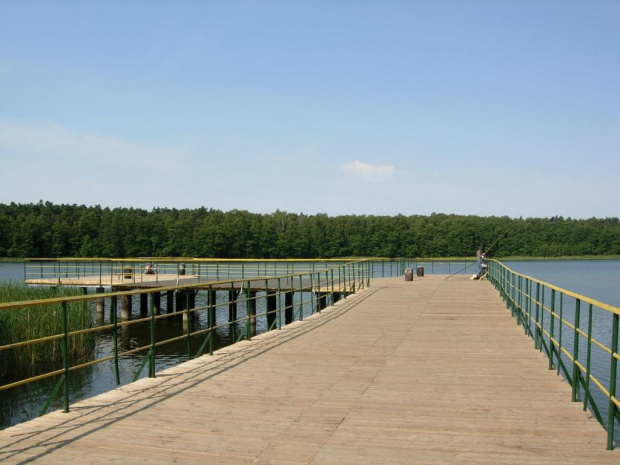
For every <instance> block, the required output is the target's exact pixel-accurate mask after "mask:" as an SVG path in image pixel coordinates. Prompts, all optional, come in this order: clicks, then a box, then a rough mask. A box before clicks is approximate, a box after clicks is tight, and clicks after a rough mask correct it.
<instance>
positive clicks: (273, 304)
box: [265, 289, 278, 330]
mask: <svg viewBox="0 0 620 465" xmlns="http://www.w3.org/2000/svg"><path fill="white" fill-rule="evenodd" d="M265 291H266V292H267V330H269V329H270V328H272V327H273V326H274V324H275V321H276V314H277V311H278V296H277V295H276V294H275V292H274V293H272V294H270V293H269V289H266V290H265Z"/></svg>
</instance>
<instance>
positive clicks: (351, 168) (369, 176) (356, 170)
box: [342, 160, 395, 181]
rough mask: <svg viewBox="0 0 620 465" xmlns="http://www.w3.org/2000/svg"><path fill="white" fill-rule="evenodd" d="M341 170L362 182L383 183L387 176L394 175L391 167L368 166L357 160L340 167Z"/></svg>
mask: <svg viewBox="0 0 620 465" xmlns="http://www.w3.org/2000/svg"><path fill="white" fill-rule="evenodd" d="M342 170H343V171H345V172H347V173H352V174H355V175H358V176H359V177H360V178H362V179H364V180H375V181H385V179H386V178H387V177H388V176H391V175H392V174H394V171H395V170H394V167H393V166H391V165H369V164H368V163H363V162H361V161H359V160H355V161H354V162H353V163H349V164H347V165H343V166H342Z"/></svg>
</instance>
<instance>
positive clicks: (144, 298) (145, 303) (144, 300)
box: [140, 294, 149, 315]
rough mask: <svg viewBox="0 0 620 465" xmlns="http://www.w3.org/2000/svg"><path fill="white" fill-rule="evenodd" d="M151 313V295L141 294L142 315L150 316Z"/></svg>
mask: <svg viewBox="0 0 620 465" xmlns="http://www.w3.org/2000/svg"><path fill="white" fill-rule="evenodd" d="M148 313H149V295H148V294H140V315H148Z"/></svg>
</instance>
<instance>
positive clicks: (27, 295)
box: [0, 282, 95, 379]
mask: <svg viewBox="0 0 620 465" xmlns="http://www.w3.org/2000/svg"><path fill="white" fill-rule="evenodd" d="M77 295H81V294H80V290H79V289H76V288H69V287H62V288H57V287H28V286H26V285H23V284H16V283H13V282H0V302H2V303H5V302H18V301H31V300H39V299H47V298H52V297H65V296H77ZM92 324H93V323H92V316H91V311H90V307H89V303H88V302H74V303H70V304H69V305H68V309H67V325H68V329H69V331H76V330H80V329H87V328H90V327H92ZM62 332H63V331H62V305H61V304H52V305H44V306H32V307H24V308H20V309H9V310H0V346H2V345H8V344H14V343H17V342H23V341H28V340H33V339H39V338H43V337H46V336H52V335H56V334H62ZM94 342H95V339H94V335H93V334H92V333H88V334H80V335H77V336H71V337H70V338H69V343H68V355H69V359H70V360H79V359H87V358H89V357H91V356H92V351H93V348H94ZM61 343H62V339H56V340H53V341H45V342H40V343H37V344H31V345H27V346H22V347H17V348H13V349H8V350H2V351H0V376H2V377H7V378H9V379H12V378H15V377H23V376H35V375H36V374H38V373H40V372H42V371H47V370H48V369H50V368H52V369H53V368H61V367H62V345H61Z"/></svg>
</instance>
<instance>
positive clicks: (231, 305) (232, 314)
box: [228, 290, 237, 322]
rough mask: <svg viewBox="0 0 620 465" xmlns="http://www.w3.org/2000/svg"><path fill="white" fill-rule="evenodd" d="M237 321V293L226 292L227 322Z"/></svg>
mask: <svg viewBox="0 0 620 465" xmlns="http://www.w3.org/2000/svg"><path fill="white" fill-rule="evenodd" d="M236 319H237V291H234V290H230V291H228V321H229V322H233V321H235V320H236Z"/></svg>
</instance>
